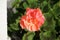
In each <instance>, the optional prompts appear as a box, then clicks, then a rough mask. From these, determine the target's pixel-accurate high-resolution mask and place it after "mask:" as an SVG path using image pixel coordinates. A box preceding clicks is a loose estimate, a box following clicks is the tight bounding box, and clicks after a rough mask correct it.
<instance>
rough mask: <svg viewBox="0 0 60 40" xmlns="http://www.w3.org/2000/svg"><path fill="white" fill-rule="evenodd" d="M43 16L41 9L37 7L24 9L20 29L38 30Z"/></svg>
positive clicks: (42, 21)
mask: <svg viewBox="0 0 60 40" xmlns="http://www.w3.org/2000/svg"><path fill="white" fill-rule="evenodd" d="M44 21H45V17H44V15H43V14H42V11H41V10H40V9H39V8H37V9H31V8H27V9H26V14H25V15H23V16H22V17H21V20H20V26H21V28H22V29H27V30H29V31H38V30H40V28H41V26H42V25H43V24H44Z"/></svg>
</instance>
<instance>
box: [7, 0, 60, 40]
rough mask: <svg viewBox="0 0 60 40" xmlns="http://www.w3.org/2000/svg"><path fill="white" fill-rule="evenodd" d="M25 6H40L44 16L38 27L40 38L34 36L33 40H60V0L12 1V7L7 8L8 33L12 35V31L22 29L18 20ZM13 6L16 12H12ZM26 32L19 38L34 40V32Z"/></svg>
mask: <svg viewBox="0 0 60 40" xmlns="http://www.w3.org/2000/svg"><path fill="white" fill-rule="evenodd" d="M27 7H29V8H40V9H41V10H42V12H43V14H44V16H45V18H46V20H45V23H44V24H43V26H42V27H41V28H40V29H41V30H40V32H39V38H40V39H38V38H36V39H35V40H60V0H15V1H14V2H13V3H12V9H10V10H9V9H8V10H7V11H8V12H7V21H8V24H7V25H8V27H7V29H8V35H9V36H11V35H14V34H11V33H12V32H14V31H19V30H20V31H19V32H21V31H22V29H21V28H20V24H19V21H20V18H21V16H22V15H24V13H25V11H26V8H27ZM13 8H15V9H16V11H17V12H15V13H14V12H13ZM23 32H25V31H22V33H23ZM26 32H27V33H24V34H22V35H23V36H22V37H21V39H20V40H34V39H33V37H35V35H36V34H35V32H28V31H26ZM36 36H37V35H36ZM11 38H12V37H11Z"/></svg>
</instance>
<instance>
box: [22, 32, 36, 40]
mask: <svg viewBox="0 0 60 40" xmlns="http://www.w3.org/2000/svg"><path fill="white" fill-rule="evenodd" d="M34 35H35V34H34V33H33V32H28V33H27V34H24V36H23V38H22V40H33V37H34Z"/></svg>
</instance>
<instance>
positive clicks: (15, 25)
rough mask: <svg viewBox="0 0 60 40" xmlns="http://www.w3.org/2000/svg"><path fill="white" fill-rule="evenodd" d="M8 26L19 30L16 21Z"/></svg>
mask: <svg viewBox="0 0 60 40" xmlns="http://www.w3.org/2000/svg"><path fill="white" fill-rule="evenodd" d="M10 28H11V29H13V30H19V28H18V24H16V23H13V24H10Z"/></svg>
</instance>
